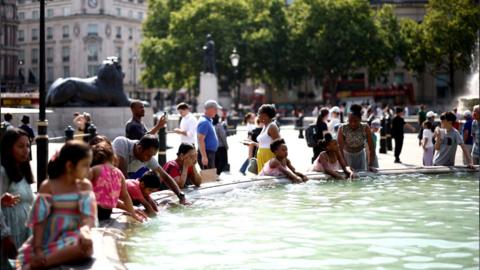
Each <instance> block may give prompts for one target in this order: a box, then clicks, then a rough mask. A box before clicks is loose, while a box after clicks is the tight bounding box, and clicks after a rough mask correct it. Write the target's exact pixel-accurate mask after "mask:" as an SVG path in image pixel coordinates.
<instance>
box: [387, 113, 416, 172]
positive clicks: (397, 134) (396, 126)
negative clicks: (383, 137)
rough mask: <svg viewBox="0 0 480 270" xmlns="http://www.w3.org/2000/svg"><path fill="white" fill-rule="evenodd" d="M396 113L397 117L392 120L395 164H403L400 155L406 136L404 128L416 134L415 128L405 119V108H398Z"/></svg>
mask: <svg viewBox="0 0 480 270" xmlns="http://www.w3.org/2000/svg"><path fill="white" fill-rule="evenodd" d="M395 113H396V115H395V117H393V120H392V137H393V139H394V140H395V163H402V162H401V161H400V153H401V152H402V147H403V138H404V134H405V131H404V127H405V126H406V127H407V128H408V129H410V130H411V131H412V132H415V128H414V127H412V126H411V125H410V124H407V123H406V122H405V119H403V117H404V114H405V112H404V111H403V108H401V107H397V109H396V110H395Z"/></svg>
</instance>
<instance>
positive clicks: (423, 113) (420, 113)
mask: <svg viewBox="0 0 480 270" xmlns="http://www.w3.org/2000/svg"><path fill="white" fill-rule="evenodd" d="M425 120H427V112H426V111H425V105H423V104H422V105H420V110H419V111H418V126H419V127H421V126H422V125H423V122H425Z"/></svg>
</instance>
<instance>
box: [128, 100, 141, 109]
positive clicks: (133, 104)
mask: <svg viewBox="0 0 480 270" xmlns="http://www.w3.org/2000/svg"><path fill="white" fill-rule="evenodd" d="M142 104H143V103H142V102H141V101H140V100H138V99H134V100H132V101H130V109H133V107H135V105H142Z"/></svg>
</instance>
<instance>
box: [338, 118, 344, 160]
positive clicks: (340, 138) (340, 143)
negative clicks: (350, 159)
mask: <svg viewBox="0 0 480 270" xmlns="http://www.w3.org/2000/svg"><path fill="white" fill-rule="evenodd" d="M337 134H338V135H337V142H338V149H339V151H340V155H341V156H342V160H345V156H344V155H343V148H344V144H345V143H344V141H343V127H342V126H340V128H339V129H338V133H337Z"/></svg>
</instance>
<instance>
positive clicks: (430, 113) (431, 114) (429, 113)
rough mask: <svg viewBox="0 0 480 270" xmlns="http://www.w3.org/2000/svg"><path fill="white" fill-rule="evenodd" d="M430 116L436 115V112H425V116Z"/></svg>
mask: <svg viewBox="0 0 480 270" xmlns="http://www.w3.org/2000/svg"><path fill="white" fill-rule="evenodd" d="M430 117H437V114H436V113H434V112H432V111H429V112H427V118H430Z"/></svg>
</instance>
